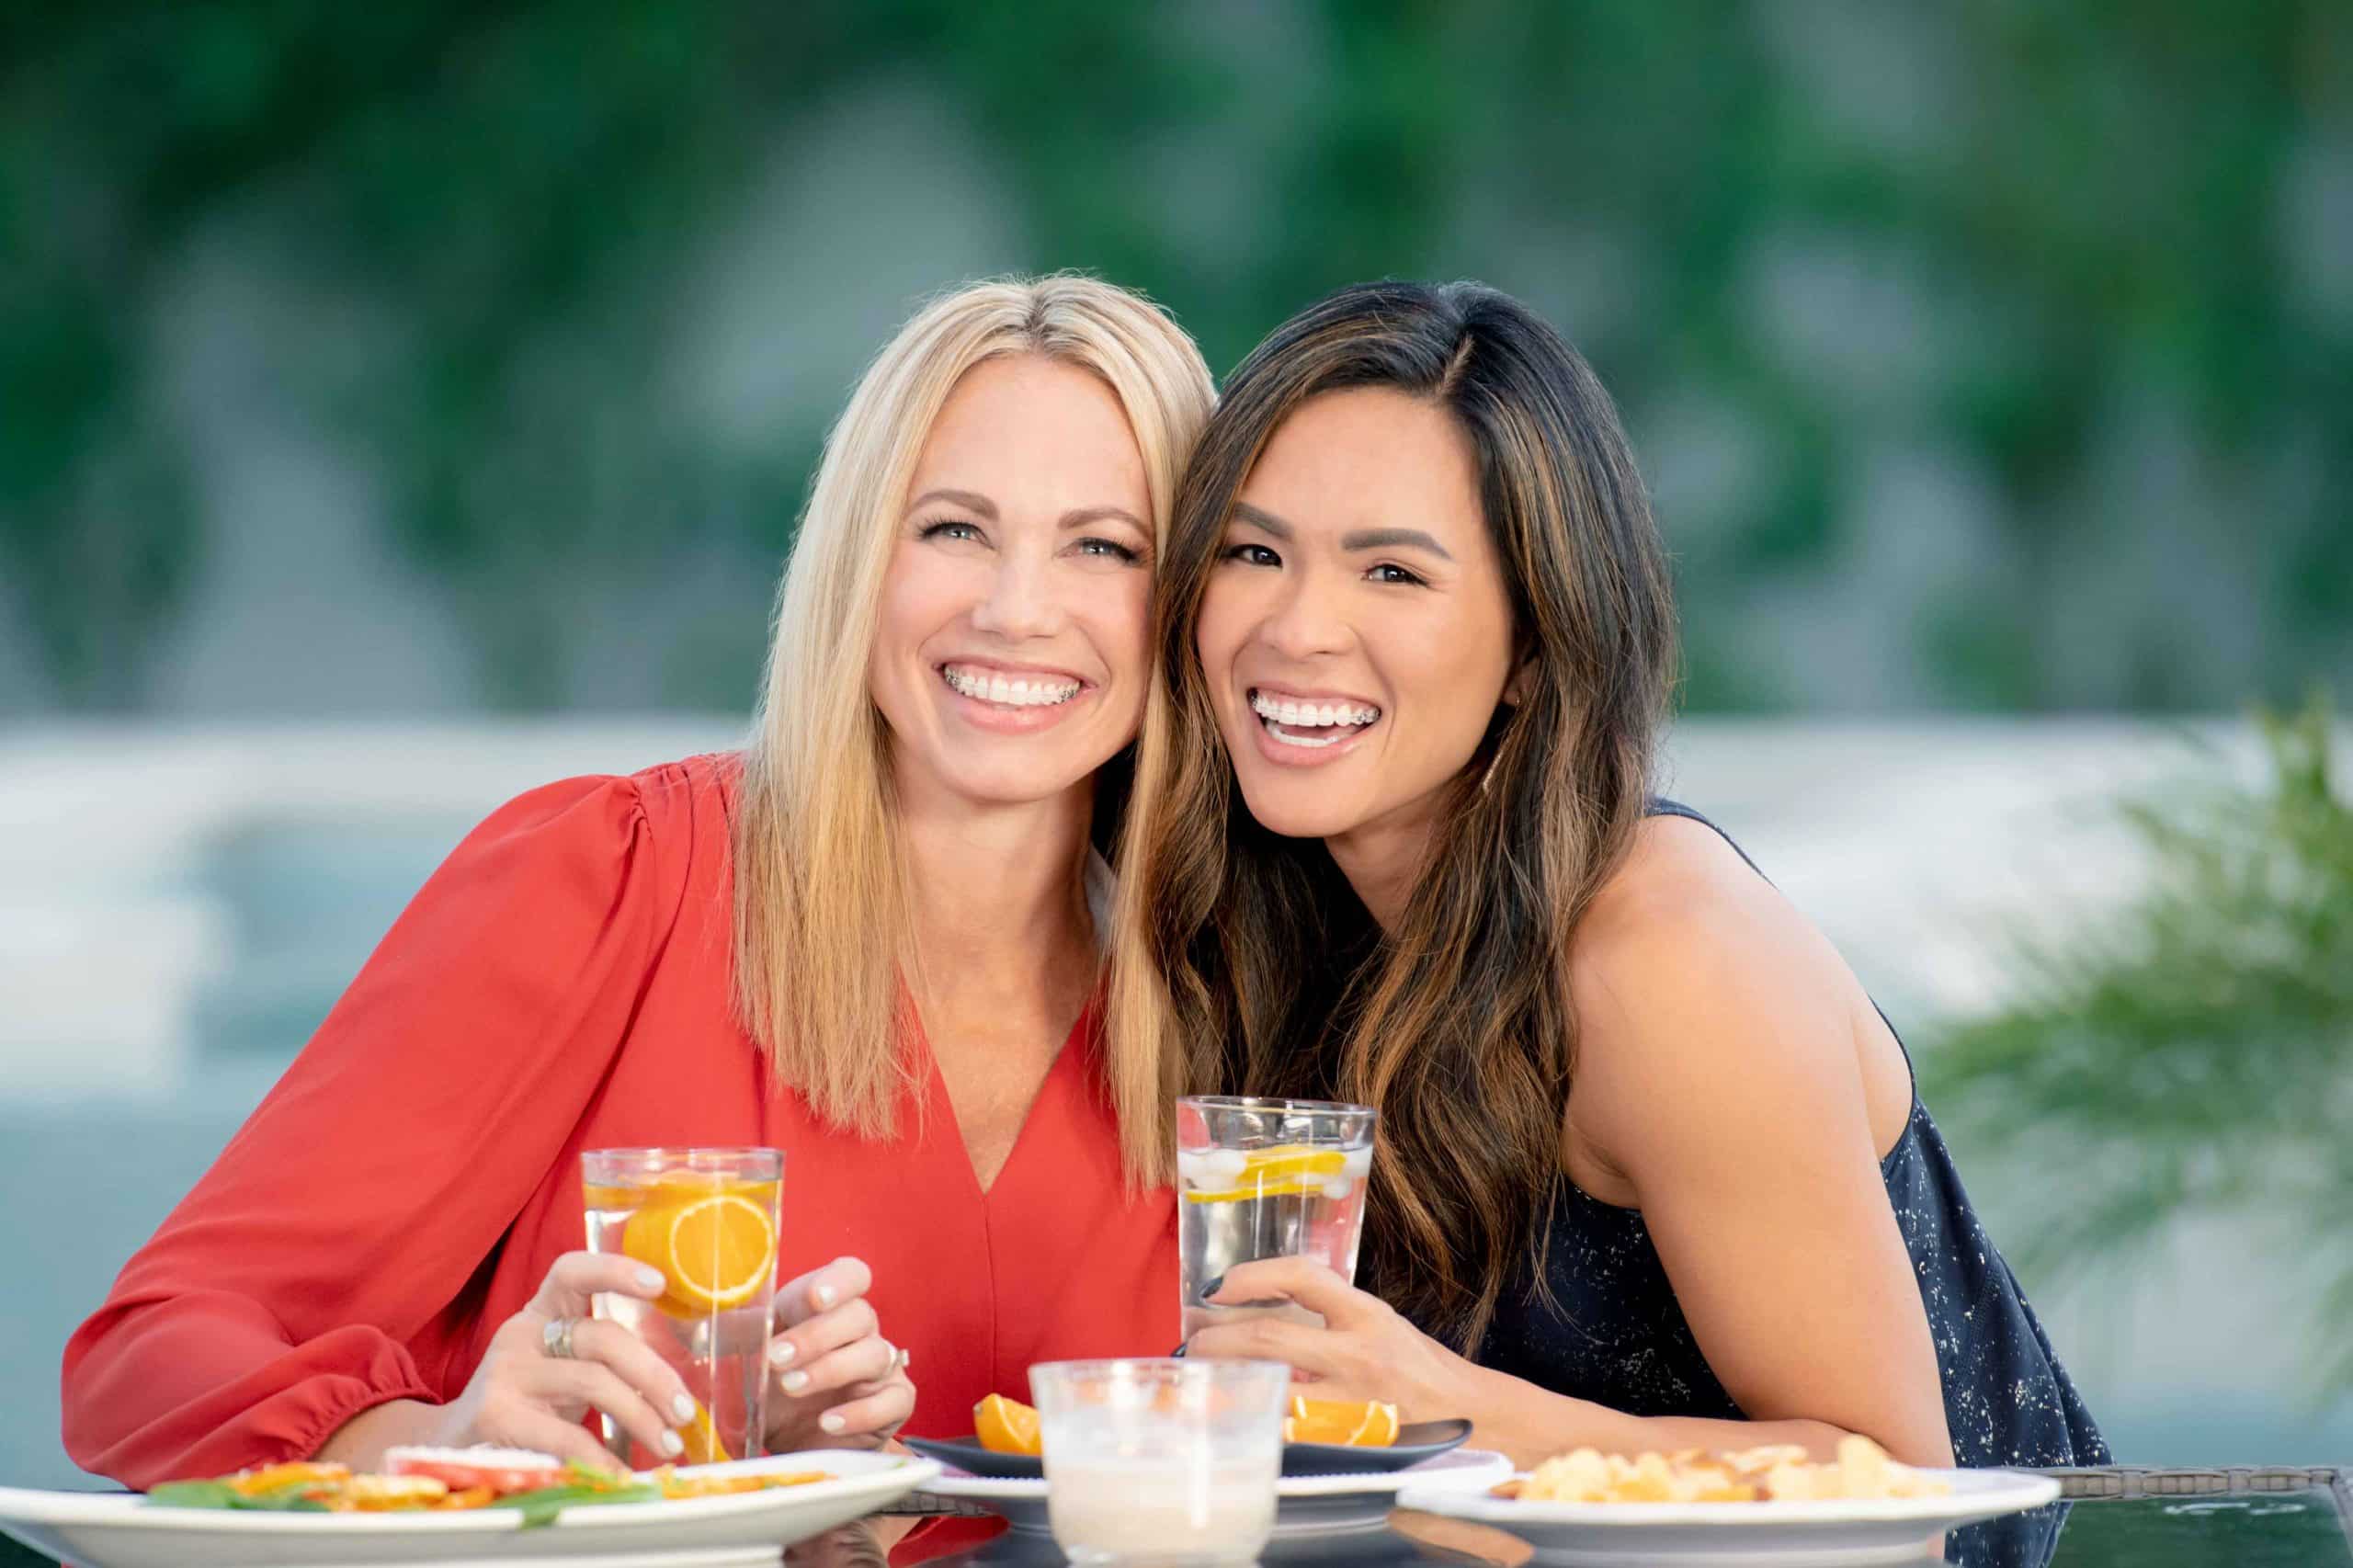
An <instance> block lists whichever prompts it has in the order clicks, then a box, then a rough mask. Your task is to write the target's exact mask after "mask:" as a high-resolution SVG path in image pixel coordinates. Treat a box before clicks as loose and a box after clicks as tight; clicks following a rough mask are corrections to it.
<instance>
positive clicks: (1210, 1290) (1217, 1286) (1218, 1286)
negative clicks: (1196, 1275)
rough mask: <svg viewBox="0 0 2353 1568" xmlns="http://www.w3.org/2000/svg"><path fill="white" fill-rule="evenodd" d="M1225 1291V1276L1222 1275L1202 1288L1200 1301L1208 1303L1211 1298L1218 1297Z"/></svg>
mask: <svg viewBox="0 0 2353 1568" xmlns="http://www.w3.org/2000/svg"><path fill="white" fill-rule="evenodd" d="M1223 1289H1225V1276H1224V1275H1222V1274H1221V1275H1219V1276H1218V1277H1217V1278H1214V1279H1212V1280H1211V1281H1210V1282H1209V1283H1208V1284H1206V1285H1204V1286H1202V1287H1201V1293H1200V1297H1199V1300H1201V1301H1208V1300H1209V1299H1210V1298H1211V1296H1214V1295H1216V1294H1217V1293H1218V1292H1219V1291H1220V1290H1223Z"/></svg>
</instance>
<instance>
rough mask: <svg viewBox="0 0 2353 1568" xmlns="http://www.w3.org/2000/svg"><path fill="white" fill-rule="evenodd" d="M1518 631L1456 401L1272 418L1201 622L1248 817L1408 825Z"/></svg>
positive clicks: (1386, 397) (1364, 392)
mask: <svg viewBox="0 0 2353 1568" xmlns="http://www.w3.org/2000/svg"><path fill="white" fill-rule="evenodd" d="M1513 643H1514V635H1513V625H1512V613H1511V603H1510V597H1509V595H1508V592H1507V590H1506V585H1505V582H1504V576H1503V571H1502V567H1501V563H1500V562H1499V561H1498V560H1497V558H1496V554H1495V544H1494V542H1493V540H1492V539H1491V537H1490V535H1489V531H1488V528H1487V524H1486V518H1485V516H1484V513H1483V508H1482V506H1481V505H1480V499H1479V482H1478V472H1477V468H1476V463H1475V460H1474V458H1473V455H1472V447H1471V443H1470V440H1469V438H1468V437H1466V436H1465V435H1464V433H1463V432H1462V430H1461V427H1460V426H1458V425H1457V424H1456V423H1455V419H1454V416H1453V415H1451V414H1449V413H1448V412H1447V411H1446V410H1445V409H1443V408H1441V407H1439V406H1438V405H1437V404H1435V403H1427V402H1425V401H1423V400H1421V399H1418V398H1415V397H1411V396H1408V395H1406V394H1404V393H1403V392H1395V391H1392V390H1390V389H1387V388H1380V387H1366V388H1352V389H1348V390H1346V391H1340V392H1324V393H1322V394H1320V395H1318V396H1316V397H1314V398H1312V399H1310V400H1309V401H1308V402H1306V403H1302V404H1301V405H1300V407H1299V408H1298V410H1297V411H1296V412H1294V413H1293V414H1292V415H1290V417H1289V418H1287V419H1285V420H1284V421H1283V423H1282V424H1281V425H1280V426H1278V427H1277V428H1276V430H1275V433H1274V436H1273V437H1272V438H1271V439H1270V440H1269V441H1268V442H1267V447H1266V449H1265V451H1264V452H1263V453H1261V454H1260V456H1259V458H1258V460H1257V462H1256V465H1255V466H1254V467H1253V468H1252V469H1251V471H1250V475H1249V478H1248V479H1247V480H1246V481H1245V483H1244V484H1243V486H1242V488H1241V490H1240V491H1239V493H1238V494H1237V495H1236V499H1235V505H1234V508H1233V517H1231V518H1230V519H1229V520H1228V521H1227V524H1226V528H1225V536H1224V539H1223V540H1222V543H1221V545H1220V546H1219V560H1218V563H1217V566H1216V568H1215V569H1214V570H1213V571H1212V573H1211V576H1210V581H1209V585H1208V587H1207V589H1206V590H1205V591H1204V593H1203V596H1202V600H1201V608H1200V616H1199V625H1198V627H1197V630H1196V634H1195V646H1196V647H1197V648H1198V650H1199V653H1200V659H1201V668H1202V673H1203V675H1204V676H1206V678H1207V681H1208V685H1209V689H1210V695H1211V701H1212V702H1213V704H1214V705H1215V708H1216V711H1217V717H1218V725H1219V728H1220V729H1221V730H1222V732H1223V733H1224V736H1225V742H1226V746H1227V748H1228V750H1230V751H1231V752H1232V754H1233V767H1234V772H1235V775H1236V776H1237V778H1238V779H1239V781H1240V783H1241V786H1242V793H1243V797H1244V799H1245V800H1246V801H1248V802H1249V806H1250V812H1251V814H1252V815H1253V816H1255V817H1256V818H1257V819H1258V821H1259V822H1260V823H1262V824H1265V825H1266V826H1267V827H1268V828H1270V829H1272V830H1273V831H1274V832H1276V833H1279V834H1282V835H1286V836H1288V837H1293V838H1325V839H1345V838H1347V837H1349V836H1351V835H1367V834H1382V833H1386V832H1388V831H1390V830H1402V831H1405V832H1409V833H1412V834H1414V835H1415V836H1416V838H1418V836H1419V835H1420V833H1421V831H1422V830H1424V829H1426V828H1427V826H1428V825H1429V819H1430V814H1431V812H1433V811H1434V810H1435V809H1436V807H1437V804H1438V801H1439V799H1440V797H1441V794H1442V791H1443V790H1444V787H1445V786H1446V784H1447V783H1448V782H1449V780H1450V779H1452V778H1455V777H1456V776H1457V775H1458V774H1460V773H1461V771H1462V770H1463V769H1464V767H1467V766H1468V765H1469V764H1470V762H1471V760H1472V756H1473V755H1474V754H1475V753H1476V752H1477V750H1478V747H1479V743H1480V741H1481V739H1482V738H1483V736H1484V735H1485V733H1486V730H1487V726H1488V723H1489V722H1490V721H1491V720H1492V719H1493V717H1494V716H1495V707H1496V704H1497V703H1498V702H1500V701H1501V700H1503V699H1504V696H1505V689H1506V683H1507V682H1508V681H1509V680H1510V678H1511V674H1512V665H1513Z"/></svg>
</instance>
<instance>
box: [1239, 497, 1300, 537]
mask: <svg viewBox="0 0 2353 1568" xmlns="http://www.w3.org/2000/svg"><path fill="white" fill-rule="evenodd" d="M1233 515H1234V516H1235V517H1238V518H1240V519H1241V520H1242V521H1243V522H1245V523H1248V524H1249V525H1250V526H1251V527H1252V528H1257V529H1258V530H1259V531H1261V532H1263V533H1270V534H1272V535H1274V536H1275V537H1276V538H1277V539H1284V540H1287V539H1289V538H1290V524H1289V523H1287V522H1284V521H1283V520H1282V519H1281V518H1280V517H1276V516H1275V515H1274V514H1273V513H1272V512H1262V511H1260V510H1259V509H1258V508H1257V507H1256V506H1252V505H1250V503H1249V502H1247V501H1236V502H1235V503H1234V504H1233Z"/></svg>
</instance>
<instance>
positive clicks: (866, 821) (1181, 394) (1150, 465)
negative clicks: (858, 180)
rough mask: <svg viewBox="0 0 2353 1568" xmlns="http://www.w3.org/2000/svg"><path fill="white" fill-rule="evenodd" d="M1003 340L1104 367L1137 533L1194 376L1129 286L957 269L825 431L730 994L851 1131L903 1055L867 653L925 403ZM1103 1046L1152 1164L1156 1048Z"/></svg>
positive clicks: (1157, 1163)
mask: <svg viewBox="0 0 2353 1568" xmlns="http://www.w3.org/2000/svg"><path fill="white" fill-rule="evenodd" d="M1012 354H1034V355H1040V356H1043V357H1045V358H1050V359H1053V360H1056V361H1059V362H1061V363H1063V364H1068V365H1074V366H1077V367H1079V368H1081V369H1087V370H1091V371H1093V372H1094V373H1095V374H1096V375H1097V376H1099V377H1101V378H1102V379H1103V380H1104V381H1106V382H1107V383H1108V385H1109V386H1110V388H1111V390H1112V392H1114V393H1115V394H1116V395H1117V396H1118V397H1119V399H1120V404H1121V405H1122V407H1123V408H1124V409H1125V410H1126V413H1127V416H1128V423H1129V425H1130V426H1131V428H1132V429H1133V431H1134V434H1135V440H1136V446H1137V449H1139V450H1140V451H1141V452H1142V456H1143V461H1144V472H1145V478H1146V482H1147V483H1148V484H1149V486H1150V490H1151V495H1152V526H1153V539H1154V545H1155V546H1157V545H1158V543H1159V542H1160V541H1161V540H1163V539H1165V536H1166V532H1167V527H1168V516H1169V508H1170V506H1171V505H1172V503H1173V501H1174V498H1175V494H1176V484H1177V480H1178V477H1179V475H1180V474H1181V473H1182V472H1183V471H1184V465H1185V461H1186V459H1187V458H1188V456H1189V455H1190V453H1191V450H1192V447H1193V442H1194V440H1195V438H1196V437H1198V436H1199V433H1200V429H1201V426H1202V425H1203V424H1204V423H1205V422H1206V421H1207V420H1208V417H1209V413H1210V406H1211V402H1212V400H1213V396H1214V393H1213V392H1212V388H1211V381H1210V374H1209V369H1208V367H1207V366H1206V365H1205V364H1204V363H1203V362H1202V360H1201V356H1200V351H1199V349H1198V348H1196V347H1194V346H1193V342H1192V340H1191V339H1190V338H1188V337H1187V336H1186V335H1185V334H1184V332H1183V331H1182V330H1181V329H1179V328H1178V327H1177V325H1176V323H1175V322H1173V321H1172V320H1170V319H1169V317H1168V316H1167V315H1166V314H1165V313H1164V312H1162V311H1161V310H1160V309H1159V308H1158V307H1157V306H1155V305H1154V304H1153V303H1152V302H1151V301H1148V300H1146V299H1144V298H1142V296H1141V295H1137V294H1133V293H1130V292H1129V291H1127V290H1122V289H1118V288H1114V287H1113V286H1112V285H1110V284H1108V283H1104V282H1100V281H1098V280H1097V279H1094V278H1082V277H1074V276H1070V275H1056V276H1052V277H1047V278H1011V279H1004V280H996V281H990V282H983V283H975V284H972V285H969V286H967V287H964V288H961V289H958V290H953V291H951V292H949V293H947V294H944V295H942V296H940V297H939V298H938V299H936V300H934V301H931V303H929V304H928V305H926V307H925V308H924V309H922V310H921V311H919V312H916V314H915V317H914V319H913V320H911V321H909V322H908V323H907V324H906V325H905V326H904V327H902V328H901V329H900V330H899V332H898V335H896V336H894V337H892V340H891V341H890V343H889V344H887V345H886V346H884V347H883V349H882V351H881V354H879V355H877V356H876V357H875V359H874V362H873V364H871V365H870V366H869V367H868V369H867V371H866V374H865V375H864V376H863V377H862V378H861V379H860V380H859V381H858V389H857V391H856V392H853V393H852V394H851V395H850V400H849V406H848V407H847V409H845V410H844V411H843V413H842V416H841V419H840V421H839V422H838V423H836V424H835V426H834V428H833V431H832V433H831V434H830V435H829V436H828V437H826V440H825V449H824V456H823V458H822V459H821V460H819V462H818V465H817V477H816V483H815V485H814V486H813V489H812V490H811V493H810V497H809V506H808V509H807V511H806V512H805V513H804V514H803V515H802V517H801V530H800V537H799V539H798V540H797V541H796V543H795V544H794V547H793V551H792V558H791V561H790V563H789V564H788V565H787V566H786V568H785V573H784V581H783V584H782V585H781V587H780V588H779V592H778V596H777V611H776V625H775V631H774V635H773V636H772V637H771V638H770V640H769V643H768V656H767V669H766V671H765V673H764V675H763V676H762V679H761V687H760V700H759V705H758V708H757V709H756V711H755V713H754V716H753V721H752V731H751V735H750V738H749V740H748V741H747V743H746V744H745V748H744V772H743V780H742V785H741V789H740V792H739V796H738V800H737V809H736V812H735V818H734V823H733V838H734V842H733V852H734V867H733V869H734V899H735V909H734V915H735V921H734V938H735V944H734V945H735V951H734V960H735V961H734V982H735V1002H736V1007H737V1011H738V1014H739V1016H740V1017H741V1019H742V1022H743V1024H744V1027H745V1029H746V1030H747V1031H748V1032H749V1033H750V1035H751V1037H752V1039H753V1040H754V1041H755V1042H756V1044H757V1046H758V1047H759V1048H760V1050H761V1051H763V1053H764V1054H765V1055H766V1056H767V1060H768V1063H769V1067H770V1070H771V1075H772V1078H773V1080H774V1081H776V1082H777V1083H779V1084H780V1085H789V1086H790V1087H791V1088H793V1089H795V1090H797V1091H798V1092H799V1093H800V1094H801V1096H803V1097H804V1098H805V1099H806V1100H807V1101H808V1103H809V1104H810V1106H811V1107H812V1108H813V1109H814V1110H815V1111H816V1112H817V1113H818V1114H819V1115H820V1116H821V1117H823V1118H824V1119H826V1120H827V1121H828V1122H831V1123H832V1124H834V1125H835V1126H836V1127H840V1128H843V1129H845V1130H847V1131H854V1132H857V1133H858V1134H860V1135H862V1136H867V1137H886V1136H889V1135H890V1134H891V1133H892V1131H893V1130H894V1127H893V1124H894V1121H895V1115H894V1112H895V1109H896V1106H897V1102H898V1098H899V1096H900V1095H901V1094H902V1093H903V1092H904V1088H905V1086H906V1085H908V1084H909V1083H910V1082H912V1081H913V1076H914V1072H915V1066H914V1062H913V1061H912V1059H911V1057H910V1054H909V1051H908V1050H907V1039H908V1031H907V1028H906V1026H907V1024H908V1023H909V1022H910V1021H911V1020H910V1019H909V1018H908V1017H906V1016H905V1014H904V1007H905V1006H906V1005H905V1003H904V1001H903V1000H902V998H903V995H904V993H903V992H902V990H901V987H900V984H899V973H900V970H899V966H900V962H901V960H902V958H903V957H904V950H905V935H906V930H907V924H906V908H905V898H904V892H903V889H902V884H901V881H900V861H899V856H898V841H897V835H896V829H895V823H894V812H893V811H892V797H891V781H890V769H889V767H888V765H887V756H888V753H887V750H886V742H887V735H886V731H885V727H884V725H883V722H882V718H881V713H880V712H879V711H878V710H876V708H875V706H874V702H873V699H872V698H871V697H870V695H869V693H868V687H867V661H868V658H869V655H870V651H871V650H872V648H873V645H874V637H875V628H876V619H877V607H878V605H879V603H880V601H881V592H882V582H883V575H884V573H885V571H886V570H887V568H888V566H889V563H890V559H891V554H892V544H893V540H894V539H895V537H896V533H897V527H896V525H897V522H898V517H899V512H900V510H901V508H902V507H903V506H904V503H905V499H906V491H907V485H908V483H909V482H910V480H911V479H912V478H913V476H914V472H915V462H916V460H917V458H918V457H919V455H920V454H921V452H922V450H923V446H924V442H925V440H926V437H928V436H929V434H930V431H931V426H932V422H933V420H934V419H935V418H937V417H938V413H939V409H940V406H941V404H942V403H945V402H946V401H947V400H948V395H949V392H950V391H951V390H952V389H953V388H954V387H955V385H956V383H957V381H959V380H960V379H961V377H962V376H963V375H964V374H965V372H967V371H968V370H970V369H972V368H973V367H974V366H976V365H978V364H981V363H982V362H983V361H984V360H988V359H994V358H1000V357H1002V356H1005V355H1012ZM1163 704H1164V699H1163V698H1162V697H1161V696H1160V695H1159V692H1158V690H1157V685H1156V683H1154V690H1153V692H1152V694H1151V695H1150V696H1149V697H1148V698H1147V699H1146V703H1145V720H1144V724H1145V728H1146V729H1147V730H1148V731H1151V732H1153V733H1163V734H1165V731H1166V719H1165V714H1163V713H1162V712H1161V710H1162V707H1163ZM1142 1047H1143V1049H1144V1050H1145V1051H1152V1050H1154V1049H1156V1041H1154V1040H1149V1039H1146V1040H1142ZM1106 1067H1107V1074H1106V1075H1107V1079H1108V1089H1109V1092H1110V1096H1111V1100H1112V1104H1113V1107H1114V1109H1115V1110H1116V1111H1117V1113H1118V1117H1119V1121H1120V1148H1121V1153H1122V1156H1123V1163H1124V1165H1125V1167H1126V1169H1127V1171H1128V1174H1129V1176H1130V1177H1131V1179H1132V1180H1136V1181H1138V1182H1150V1181H1157V1180H1164V1179H1165V1175H1166V1172H1165V1167H1166V1165H1167V1164H1168V1162H1169V1160H1170V1158H1171V1156H1170V1155H1169V1153H1167V1151H1166V1149H1165V1147H1164V1145H1165V1144H1166V1143H1167V1142H1168V1137H1169V1134H1168V1127H1167V1123H1166V1117H1165V1101H1166V1099H1167V1097H1168V1089H1167V1085H1170V1084H1172V1083H1173V1082H1174V1081H1175V1080H1174V1078H1173V1077H1172V1076H1171V1074H1172V1071H1173V1069H1172V1068H1169V1067H1165V1066H1164V1064H1162V1063H1160V1062H1157V1061H1155V1060H1153V1059H1151V1058H1150V1057H1149V1056H1141V1057H1140V1056H1139V1055H1138V1054H1137V1053H1136V1052H1134V1051H1124V1050H1122V1049H1121V1048H1120V1043H1119V1042H1117V1041H1113V1042H1111V1045H1110V1048H1109V1051H1108V1060H1107V1062H1106Z"/></svg>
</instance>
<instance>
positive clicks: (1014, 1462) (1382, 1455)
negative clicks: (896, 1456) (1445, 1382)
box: [900, 1421, 1471, 1481]
mask: <svg viewBox="0 0 2353 1568" xmlns="http://www.w3.org/2000/svg"><path fill="white" fill-rule="evenodd" d="M1470 1436H1471V1423H1469V1422H1468V1421H1416V1422H1415V1423H1413V1424H1412V1425H1411V1426H1403V1427H1400V1428H1399V1429H1398V1432H1397V1441H1396V1442H1394V1443H1393V1444H1392V1445H1391V1446H1389V1447H1388V1448H1385V1449H1351V1448H1347V1447H1344V1446H1342V1445H1340V1444H1337V1443H1286V1444H1284V1445H1283V1473H1284V1474H1285V1475H1365V1474H1369V1473H1375V1472H1384V1471H1392V1470H1403V1469H1404V1468H1405V1467H1406V1466H1407V1465H1409V1464H1419V1463H1421V1462H1422V1461H1423V1460H1427V1459H1436V1458H1437V1457H1438V1455H1440V1454H1442V1453H1444V1452H1446V1451H1447V1450H1448V1449H1457V1448H1461V1446H1462V1440H1463V1439H1464V1438H1466V1437H1470ZM900 1441H902V1442H904V1443H905V1444H906V1445H907V1447H909V1448H911V1449H914V1450H915V1452H917V1453H919V1454H922V1455H924V1456H926V1458H930V1459H936V1460H939V1461H940V1462H941V1463H942V1464H952V1465H954V1466H955V1467H956V1468H957V1469H958V1470H961V1471H964V1472H965V1473H966V1474H968V1475H984V1476H987V1477H989V1478H990V1479H991V1480H993V1481H1036V1480H1038V1479H1040V1477H1042V1476H1043V1475H1044V1474H1045V1473H1046V1467H1045V1465H1044V1464H1043V1463H1042V1462H1040V1460H1037V1459H1035V1458H1033V1457H1031V1456H1030V1455H1029V1454H1000V1453H994V1452H991V1451H990V1450H989V1449H984V1448H983V1447H981V1440H980V1439H979V1438H978V1437H903V1438H901V1439H900Z"/></svg>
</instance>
